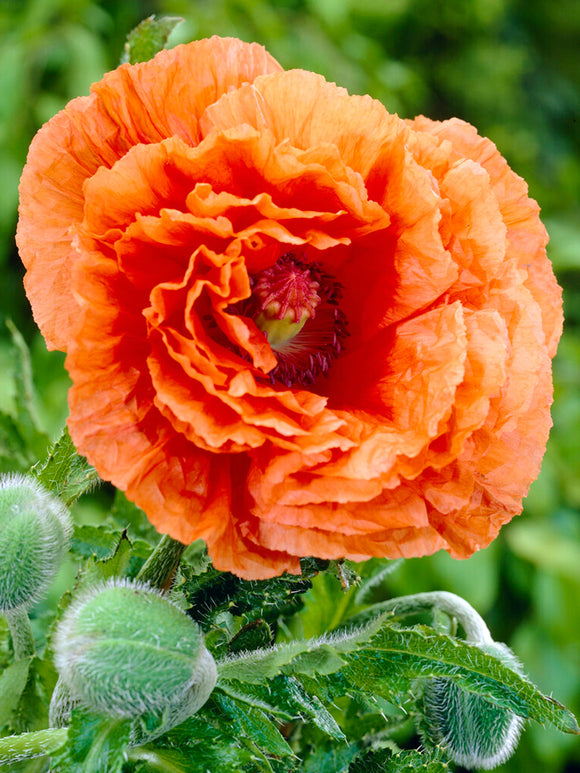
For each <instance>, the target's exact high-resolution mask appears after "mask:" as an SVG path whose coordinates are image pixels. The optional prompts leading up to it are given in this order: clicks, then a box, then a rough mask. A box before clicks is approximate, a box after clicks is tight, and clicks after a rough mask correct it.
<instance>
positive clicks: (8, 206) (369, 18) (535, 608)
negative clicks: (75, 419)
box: [0, 0, 580, 773]
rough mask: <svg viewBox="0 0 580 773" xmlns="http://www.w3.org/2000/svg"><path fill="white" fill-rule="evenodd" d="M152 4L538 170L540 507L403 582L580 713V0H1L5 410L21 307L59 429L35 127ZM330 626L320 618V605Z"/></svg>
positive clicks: (534, 742)
mask: <svg viewBox="0 0 580 773" xmlns="http://www.w3.org/2000/svg"><path fill="white" fill-rule="evenodd" d="M152 13H157V14H159V13H168V14H177V15H181V16H183V17H184V19H185V22H184V23H183V24H182V25H181V26H179V27H178V28H177V29H176V30H175V32H174V33H173V35H172V37H171V41H170V42H171V44H175V43H178V42H184V41H187V40H191V39H192V38H196V37H205V36H208V35H213V34H218V35H235V36H237V37H240V38H243V39H244V40H248V41H250V40H255V41H258V42H260V43H263V44H264V45H265V46H266V47H267V48H268V50H269V51H270V52H271V53H272V54H273V55H274V56H275V57H276V58H277V59H278V60H279V61H280V63H281V64H282V65H283V66H284V67H286V68H292V67H302V68H305V69H309V70H314V71H316V72H319V73H322V74H323V75H324V76H325V77H326V78H327V79H329V80H331V81H336V82H337V83H339V84H340V85H343V86H346V87H347V88H348V89H349V90H350V91H351V92H352V93H369V94H371V95H372V96H374V97H376V98H377V99H379V100H381V101H382V102H383V103H384V104H385V105H386V107H387V108H388V109H389V110H390V111H391V112H398V113H399V114H400V115H401V116H402V117H412V116H414V115H416V114H417V113H424V114H426V115H429V116H430V117H432V118H439V119H443V118H447V117H449V116H452V115H457V116H459V117H461V118H464V119H466V120H467V121H470V122H471V123H473V124H474V125H476V126H477V127H478V129H479V131H480V133H482V134H485V135H487V136H489V137H491V138H492V139H493V140H494V141H495V142H496V144H497V145H498V146H499V148H500V150H501V151H502V153H503V154H504V155H505V156H506V157H507V159H508V161H509V163H510V164H511V166H512V168H514V169H515V170H516V171H517V172H518V173H519V174H520V175H522V176H523V177H525V178H526V180H527V181H528V183H529V186H530V191H531V195H532V196H533V197H534V198H536V199H537V200H538V201H539V203H540V205H541V207H542V212H543V218H544V220H545V223H546V225H547V226H548V230H549V231H550V234H551V243H550V248H549V251H550V256H551V259H552V261H553V262H554V266H555V269H556V273H557V274H558V277H559V279H560V282H561V284H562V285H563V287H564V291H565V313H566V319H567V325H566V331H565V334H564V338H563V340H562V343H561V346H560V351H559V354H558V357H557V360H556V362H555V366H554V369H555V384H556V393H555V404H554V409H553V417H554V430H553V433H552V437H551V440H550V443H549V447H548V452H547V455H546V458H545V461H544V466H543V471H542V474H541V476H540V479H539V480H538V481H537V483H536V484H534V486H533V487H532V490H531V492H530V495H529V497H528V499H527V501H526V511H525V515H524V516H523V517H521V518H518V519H516V520H515V521H514V522H513V523H512V524H510V525H509V526H508V527H506V528H505V529H504V531H503V533H502V535H501V536H500V538H498V540H496V542H495V543H494V544H493V545H492V546H491V547H490V548H488V549H487V550H485V551H482V552H481V553H479V554H477V555H476V556H475V557H474V558H472V559H470V560H469V561H467V562H456V561H452V560H451V559H449V558H448V556H446V555H440V556H435V557H433V558H430V559H417V560H411V561H408V562H406V563H405V564H404V565H403V567H402V568H400V569H399V570H398V571H397V572H395V573H393V575H391V577H390V579H389V588H388V590H389V592H390V593H392V594H400V593H411V592H414V591H422V590H431V589H437V588H443V589H448V590H452V591H455V592H456V593H459V594H461V595H463V596H464V597H465V598H467V599H468V600H469V601H470V602H471V603H472V604H474V605H475V606H476V608H477V609H478V610H479V611H480V612H481V613H482V614H483V615H484V616H485V617H486V619H487V621H488V623H489V624H490V627H491V629H492V632H493V634H494V638H496V639H498V640H504V641H507V642H509V643H510V644H511V646H512V647H513V648H514V650H515V651H516V653H517V654H518V656H519V657H520V658H521V660H522V661H523V662H524V664H525V667H526V669H527V671H528V673H529V674H530V676H531V678H532V679H533V680H534V681H535V682H536V683H537V684H538V685H539V686H540V688H541V689H543V690H544V691H545V692H547V693H548V694H553V695H554V696H555V697H557V698H558V699H559V700H561V701H562V702H564V703H566V705H568V706H569V707H570V708H572V709H573V710H574V711H575V712H576V714H577V715H578V714H580V603H579V598H580V518H579V513H580V216H579V215H580V132H579V125H578V115H579V113H580V109H579V108H580V67H579V63H578V62H579V59H578V51H579V50H580V2H578V0H165V1H164V0H76V2H75V3H74V4H73V3H71V2H70V1H69V0H0V271H1V277H2V281H1V282H0V408H1V409H3V410H8V411H9V410H10V404H11V400H12V396H13V395H12V392H11V390H12V391H13V389H14V387H13V382H12V380H11V375H10V366H11V362H10V354H9V349H8V345H7V340H8V333H7V330H6V328H5V325H4V322H3V320H4V319H5V318H11V319H13V320H14V321H15V323H16V325H17V326H18V328H19V329H20V330H21V331H22V332H23V334H24V336H25V337H26V339H27V340H28V342H29V344H30V346H31V349H32V354H33V364H34V373H35V379H36V381H37V386H38V389H39V393H40V395H41V400H40V405H39V406H38V409H39V413H40V415H41V419H42V421H43V422H44V425H45V428H46V429H47V431H48V432H49V433H51V434H52V435H53V436H54V435H55V434H56V432H57V430H58V428H59V427H60V425H61V424H62V422H63V421H64V418H65V415H66V386H67V377H66V374H65V373H64V371H63V367H62V357H61V356H60V355H59V354H56V353H52V354H48V353H47V352H46V350H45V348H44V344H43V342H42V339H41V338H40V336H39V335H38V334H37V333H36V330H35V326H34V323H33V321H32V318H31V316H30V310H29V307H28V304H27V301H26V299H25V296H24V293H23V290H22V274H23V271H22V267H21V266H20V263H19V260H18V256H17V253H16V250H15V246H14V238H13V233H14V228H15V225H16V211H17V197H18V191H17V187H18V179H19V175H20V171H21V169H22V166H23V164H24V161H25V158H26V152H27V148H28V145H29V142H30V140H31V138H32V136H33V135H34V133H35V131H36V130H37V129H38V127H39V126H40V125H41V124H42V123H43V122H44V121H46V120H48V119H49V118H50V117H51V116H52V115H53V114H54V113H55V112H56V111H57V110H59V109H60V108H61V107H63V106H64V104H65V103H66V102H67V101H68V100H69V99H72V98H73V97H75V96H78V95H80V94H86V93H88V90H89V85H90V83H91V82H92V81H94V80H98V79H99V78H100V77H101V75H102V73H103V72H104V71H105V70H108V69H111V68H113V67H115V66H116V65H117V64H118V61H119V58H120V54H121V51H122V48H123V42H124V38H125V35H126V34H127V33H128V32H129V31H130V30H131V29H132V28H133V27H134V26H135V25H136V24H137V23H138V22H139V21H140V20H141V19H143V18H144V17H145V16H148V15H149V14H152ZM321 624H322V621H321ZM501 770H505V771H522V772H523V771H525V772H526V773H530V772H531V773H535V772H536V771H538V772H541V773H560V772H562V771H565V772H566V773H572V771H580V742H579V741H578V739H575V738H570V737H566V736H562V735H560V734H558V733H556V732H555V731H551V730H543V729H542V728H539V727H531V728H530V729H529V730H528V731H527V732H526V734H525V736H524V740H523V741H522V743H521V745H520V748H519V750H518V753H517V755H516V757H515V758H514V759H513V760H511V761H509V762H508V763H506V764H504V765H503V766H502V767H501Z"/></svg>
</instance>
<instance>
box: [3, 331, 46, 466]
mask: <svg viewBox="0 0 580 773" xmlns="http://www.w3.org/2000/svg"><path fill="white" fill-rule="evenodd" d="M6 326H7V327H8V329H9V330H10V335H11V337H12V346H13V349H14V360H13V368H14V385H15V394H14V404H15V410H16V415H15V416H14V419H15V421H16V424H17V426H18V429H19V431H20V433H21V435H22V437H23V438H24V439H25V441H26V444H27V448H28V449H29V450H30V452H31V453H32V454H33V455H34V456H36V457H38V456H40V455H42V454H44V453H45V452H46V447H47V445H48V436H47V435H46V434H45V433H44V432H42V431H41V430H40V428H39V426H38V418H37V414H36V406H35V391H34V381H33V379H32V364H31V361H30V352H29V351H28V346H27V345H26V342H25V340H24V338H23V337H22V336H21V334H20V332H19V331H18V330H17V328H16V326H15V325H14V324H13V323H12V322H11V321H10V320H6Z"/></svg>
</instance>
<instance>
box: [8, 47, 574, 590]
mask: <svg viewBox="0 0 580 773" xmlns="http://www.w3.org/2000/svg"><path fill="white" fill-rule="evenodd" d="M546 241H547V237H546V233H545V230H544V228H543V226H542V225H541V223H540V220H539V218H538V207H537V205H536V203H535V202H534V201H532V200H530V199H529V198H528V196H527V188H526V185H525V183H524V182H523V181H522V180H521V179H520V178H519V177H518V176H517V175H515V174H514V173H513V172H512V171H511V170H510V169H509V167H508V166H507V164H506V162H505V161H504V159H503V158H502V157H501V156H500V154H499V153H498V151H497V150H496V148H495V147H494V145H493V144H492V143H491V142H490V141H488V140H486V139H482V138H481V137H479V136H478V135H477V133H476V131H475V130H474V129H473V128H472V127H471V126H469V125H468V124H465V123H463V122H462V121H458V120H451V121H445V122H443V123H437V122H433V121H430V120H428V119H426V118H422V117H421V118H417V119H416V120H414V121H403V120H401V119H399V118H398V117H397V116H395V115H390V114H389V113H388V112H387V111H386V110H385V108H384V107H383V106H382V105H381V104H379V103H378V102H376V101H374V100H373V99H371V98H370V97H368V96H367V97H359V96H350V95H349V94H348V93H347V92H346V91H345V90H344V89H341V88H339V87H337V86H335V85H334V84H330V83H327V82H326V81H325V80H324V79H323V78H322V77H320V76H318V75H315V74H313V73H310V72H304V71H301V70H294V71H290V72H284V71H283V70H282V69H281V68H280V66H279V65H278V64H277V63H276V62H275V61H274V60H273V59H272V58H271V57H270V56H269V55H268V54H267V53H266V52H265V51H264V50H263V49H262V48H261V47H260V46H257V45H248V44H245V43H242V42H240V41H238V40H230V39H219V38H212V39H211V40H204V41H198V42H195V43H191V44H189V45H185V46H179V47H177V48H175V49H173V50H171V51H163V52H161V53H160V54H158V55H157V56H156V57H155V58H154V59H153V60H151V61H150V62H146V63H144V64H138V65H133V66H130V65H123V66H121V67H119V68H118V69H117V70H115V71H114V72H111V73H109V74H108V75H106V76H105V77H104V79H103V80H102V81H101V82H100V83H97V84H95V85H94V86H93V88H92V94H91V96H89V97H81V98H79V99H76V100H74V101H72V102H71V103H70V104H69V105H68V106H67V107H66V108H65V110H63V111H62V112H61V113H59V114H58V115H57V116H55V117H54V118H53V119H52V120H51V121H49V122H48V124H46V126H44V127H43V128H42V129H41V130H40V132H39V133H38V135H37V136H36V138H35V140H34V141H33V143H32V146H31V149H30V154H29V157H28V162H27V165H26V168H25V170H24V174H23V177H22V183H21V208H20V222H19V227H18V245H19V248H20V252H21V255H22V259H23V261H24V263H25V265H26V267H27V274H26V279H25V284H26V289H27V293H28V296H29V298H30V301H31V304H32V308H33V311H34V315H35V318H36V320H37V322H38V324H39V326H40V328H41V330H42V332H43V334H44V336H45V338H46V340H47V342H48V345H49V346H50V347H52V348H58V349H62V350H65V351H66V352H67V360H66V365H67V369H68V371H69V373H70V376H71V378H72V387H71V390H70V397H69V403H70V418H69V428H70V432H71V435H72V437H73V440H74V442H75V444H76V445H77V447H78V449H79V451H80V452H81V453H82V454H84V455H86V456H87V458H88V459H89V461H90V462H91V463H92V464H93V465H94V466H95V467H96V469H97V470H98V471H99V473H100V474H101V476H102V477H103V478H105V479H106V480H110V481H112V482H113V483H114V484H115V485H116V486H118V487H119V488H120V489H122V490H123V491H125V492H126V494H127V496H128V497H129V498H130V499H132V500H133V501H135V502H136V503H137V504H138V505H139V506H140V507H141V508H142V509H143V510H144V511H145V513H147V516H148V517H149V519H150V520H151V522H152V523H153V524H154V525H155V526H156V527H157V528H158V529H159V530H160V531H161V532H164V533H168V534H170V535H171V536H172V537H174V538H176V539H178V540H181V541H183V542H190V541H192V540H195V539H198V538H203V539H204V540H205V541H206V542H207V545H208V549H209V552H210V554H211V556H212V558H213V560H214V563H215V565H216V566H217V567H218V568H220V569H224V570H230V571H232V572H235V573H236V574H238V575H240V576H243V577H249V578H261V577H268V576H272V575H276V574H279V573H281V572H283V571H284V570H286V571H289V572H298V571H299V557H300V556H306V555H314V556H318V557H321V558H339V557H343V556H345V557H349V558H352V559H354V560H360V559H366V558H369V557H370V556H387V557H396V556H407V557H408V556H421V555H425V554H430V553H433V552H435V551H437V550H440V549H444V550H447V551H449V553H451V555H452V556H455V557H458V558H461V557H466V556H469V555H470V554H471V553H473V552H474V551H475V550H477V549H478V548H480V547H483V546H485V545H487V544H488V543H489V542H490V541H491V540H492V539H493V538H494V537H495V536H496V534H497V532H498V530H499V528H500V526H501V525H502V524H503V523H505V522H506V521H508V520H509V519H510V518H511V517H512V516H513V515H515V514H517V513H519V512H520V511H521V506H522V497H523V496H524V495H525V494H526V492H527V489H528V486H529V484H530V483H531V481H532V480H534V478H535V477H536V475H537V473H538V470H539V467H540V461H541V458H542V455H543V452H544V449H545V445H546V440H547V436H548V431H549V428H550V424H551V422H550V412H549V407H550V403H551V399H552V384H551V357H553V355H554V352H555V348H556V344H557V341H558V338H559V336H560V333H561V326H562V312H561V293H560V289H559V287H558V285H557V284H556V281H555V279H554V275H553V273H552V269H551V266H550V264H549V262H548V260H547V258H546V253H545V245H546Z"/></svg>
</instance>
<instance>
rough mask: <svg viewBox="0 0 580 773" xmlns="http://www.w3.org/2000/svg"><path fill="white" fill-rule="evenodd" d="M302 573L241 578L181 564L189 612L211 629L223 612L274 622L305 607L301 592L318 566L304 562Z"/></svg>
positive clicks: (182, 588) (197, 620)
mask: <svg viewBox="0 0 580 773" xmlns="http://www.w3.org/2000/svg"><path fill="white" fill-rule="evenodd" d="M302 567H303V573H302V575H293V574H285V575H282V576H281V577H275V578H273V579H272V580H241V579H240V578H239V577H236V576H234V575H233V574H230V573H229V572H219V571H218V570H217V569H214V567H213V566H210V567H209V568H207V569H206V571H204V572H203V573H200V572H199V571H198V568H197V567H190V566H188V565H187V564H185V565H183V566H182V567H181V574H182V576H183V583H182V585H181V590H182V591H183V592H184V593H185V596H186V598H187V600H188V602H189V604H190V605H191V610H190V612H189V614H190V615H191V616H192V617H193V619H194V620H195V621H196V622H197V623H199V624H200V625H201V627H202V628H203V629H204V630H205V631H208V630H210V629H211V628H212V627H213V626H214V625H215V621H216V619H217V618H218V617H219V616H220V615H222V614H223V613H224V612H228V613H229V614H232V615H245V616H246V622H251V621H253V620H257V619H261V620H264V621H265V622H266V623H271V624H275V623H276V622H277V621H278V618H279V617H280V616H285V617H289V616H291V615H293V614H294V613H295V612H297V611H298V610H299V609H300V608H301V607H302V595H303V594H304V593H305V592H306V591H307V590H308V589H309V588H310V587H311V585H312V582H311V579H310V578H311V577H312V576H313V575H314V574H316V571H317V570H316V568H315V567H314V566H312V565H310V564H309V563H307V562H303V564H302Z"/></svg>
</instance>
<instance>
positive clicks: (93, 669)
mask: <svg viewBox="0 0 580 773" xmlns="http://www.w3.org/2000/svg"><path fill="white" fill-rule="evenodd" d="M54 649H55V661H56V666H57V669H58V671H59V673H60V676H61V679H62V682H63V686H64V687H66V688H67V690H68V691H69V693H70V699H69V700H70V701H71V702H72V703H75V702H81V703H83V704H84V705H86V706H88V707H89V708H91V709H92V710H94V711H99V712H103V713H105V714H108V715H109V716H113V717H121V718H136V717H139V716H140V715H142V714H145V713H153V714H156V715H159V714H161V713H162V714H163V716H164V730H167V729H169V727H173V726H175V725H176V724H179V723H180V722H182V721H183V720H184V719H185V718H186V717H188V716H190V715H191V714H194V713H195V712H196V711H197V710H198V709H199V708H200V707H201V706H202V705H203V704H204V703H205V702H206V700H207V699H208V697H209V695H210V693H211V691H212V690H213V688H214V685H215V682H216V679H217V672H216V667H215V663H214V660H213V658H212V656H211V655H210V654H209V652H208V651H207V649H206V648H205V644H204V639H203V634H202V632H201V630H200V629H199V628H198V626H197V625H196V624H195V623H194V622H193V620H191V619H190V618H189V617H188V616H187V615H186V614H184V613H183V612H182V611H181V610H180V609H179V608H178V607H177V606H175V605H174V604H172V603H171V602H170V601H168V600H167V599H166V598H164V597H163V596H161V594H160V593H158V592H157V591H156V590H153V589H152V588H150V587H149V586H147V585H143V584H142V583H137V582H132V581H129V580H120V579H114V580H111V581H109V582H108V583H107V584H104V585H103V584H102V585H100V586H97V587H94V588H91V589H90V590H89V591H88V592H86V593H85V594H84V595H83V596H81V597H80V598H79V599H77V600H76V601H74V602H73V603H72V604H71V606H70V607H69V608H68V609H67V610H66V612H65V614H64V615H63V618H62V620H61V622H60V624H59V626H58V628H57V631H56V634H55V640H54ZM55 712H56V709H55Z"/></svg>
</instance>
